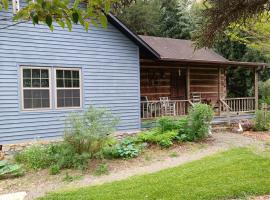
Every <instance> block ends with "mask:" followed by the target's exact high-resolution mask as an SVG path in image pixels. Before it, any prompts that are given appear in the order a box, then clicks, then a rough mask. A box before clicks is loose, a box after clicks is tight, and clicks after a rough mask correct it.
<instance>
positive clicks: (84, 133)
mask: <svg viewBox="0 0 270 200" xmlns="http://www.w3.org/2000/svg"><path fill="white" fill-rule="evenodd" d="M117 121H118V120H117V119H116V118H114V117H113V116H112V114H111V113H109V112H108V111H106V110H105V109H97V108H93V107H90V108H89V109H88V110H87V111H85V112H84V113H83V114H80V113H73V114H72V115H71V116H69V118H68V120H67V126H66V130H65V137H64V140H65V142H67V143H68V144H70V145H71V146H72V147H74V148H75V151H76V153H78V154H82V153H84V152H87V153H90V154H91V156H92V157H93V156H95V154H96V153H98V152H99V151H100V150H101V149H102V148H103V147H104V146H105V145H106V143H107V142H108V140H110V135H111V134H112V133H113V132H114V131H115V130H116V125H117Z"/></svg>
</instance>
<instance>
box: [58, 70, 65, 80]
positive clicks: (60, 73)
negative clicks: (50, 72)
mask: <svg viewBox="0 0 270 200" xmlns="http://www.w3.org/2000/svg"><path fill="white" fill-rule="evenodd" d="M56 78H64V71H63V70H56Z"/></svg>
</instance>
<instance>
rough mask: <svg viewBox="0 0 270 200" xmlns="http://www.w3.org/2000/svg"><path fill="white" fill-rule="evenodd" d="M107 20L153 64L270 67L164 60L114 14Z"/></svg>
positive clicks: (189, 60) (229, 62)
mask: <svg viewBox="0 0 270 200" xmlns="http://www.w3.org/2000/svg"><path fill="white" fill-rule="evenodd" d="M107 19H108V21H109V22H110V24H112V25H113V26H115V27H116V28H117V29H118V30H120V31H121V32H122V33H123V34H124V35H125V36H126V37H128V38H129V39H130V40H131V41H133V42H134V43H135V44H136V45H137V46H138V47H139V48H140V54H144V53H146V54H147V55H148V57H149V58H148V59H151V60H152V61H153V62H163V63H165V62H170V63H177V64H178V65H181V64H183V65H184V64H185V65H187V64H188V65H205V66H209V67H210V66H223V67H254V68H256V67H257V68H258V67H259V68H265V67H268V64H266V63H255V62H237V61H208V60H192V59H171V58H164V57H161V55H160V54H159V53H158V52H157V51H155V49H153V48H152V47H151V46H150V45H148V44H147V43H146V42H145V41H144V40H143V39H141V38H140V37H139V36H138V35H137V34H136V33H134V32H132V31H131V30H130V29H129V28H128V27H127V26H126V25H124V24H123V23H122V22H121V21H120V20H119V19H118V18H117V17H115V16H114V15H113V14H111V13H109V14H107Z"/></svg>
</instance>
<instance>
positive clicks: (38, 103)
mask: <svg viewBox="0 0 270 200" xmlns="http://www.w3.org/2000/svg"><path fill="white" fill-rule="evenodd" d="M33 108H41V99H33Z"/></svg>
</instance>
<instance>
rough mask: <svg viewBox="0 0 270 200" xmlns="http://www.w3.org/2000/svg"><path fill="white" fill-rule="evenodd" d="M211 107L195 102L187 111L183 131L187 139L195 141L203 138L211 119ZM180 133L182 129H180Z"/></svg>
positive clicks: (207, 131) (206, 133)
mask: <svg viewBox="0 0 270 200" xmlns="http://www.w3.org/2000/svg"><path fill="white" fill-rule="evenodd" d="M213 116H214V115H213V109H212V107H210V106H209V105H207V104H201V103H198V104H195V105H194V106H193V107H192V108H191V109H190V111H189V114H188V117H187V120H188V124H186V122H184V121H183V124H184V125H185V126H186V127H185V130H184V131H183V132H184V134H186V136H187V139H188V140H189V141H195V140H200V139H203V138H205V137H206V136H207V135H208V133H209V129H210V123H211V121H212V119H213ZM180 132H181V133H183V132H182V130H180Z"/></svg>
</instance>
